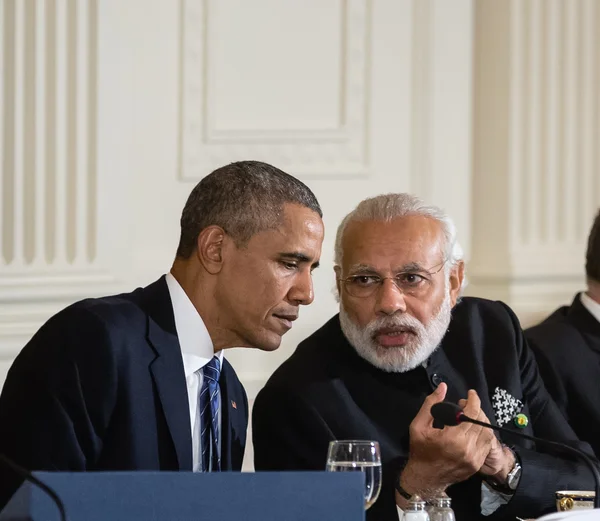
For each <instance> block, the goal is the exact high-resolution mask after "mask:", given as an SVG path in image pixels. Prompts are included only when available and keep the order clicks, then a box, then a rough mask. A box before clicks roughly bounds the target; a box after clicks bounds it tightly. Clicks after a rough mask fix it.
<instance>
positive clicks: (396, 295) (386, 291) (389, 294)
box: [377, 279, 406, 315]
mask: <svg viewBox="0 0 600 521" xmlns="http://www.w3.org/2000/svg"><path fill="white" fill-rule="evenodd" d="M405 311H406V301H405V299H404V293H402V291H400V289H398V286H396V283H395V282H394V281H393V280H392V279H384V281H383V283H382V285H381V288H379V292H378V294H377V313H378V314H383V315H393V314H394V313H397V312H402V313H403V312H405Z"/></svg>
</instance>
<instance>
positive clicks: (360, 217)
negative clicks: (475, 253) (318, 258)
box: [334, 193, 464, 270]
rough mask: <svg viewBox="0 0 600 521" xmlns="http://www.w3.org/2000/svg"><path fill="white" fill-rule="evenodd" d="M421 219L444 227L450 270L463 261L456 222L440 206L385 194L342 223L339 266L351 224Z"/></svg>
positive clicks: (363, 204) (365, 203)
mask: <svg viewBox="0 0 600 521" xmlns="http://www.w3.org/2000/svg"><path fill="white" fill-rule="evenodd" d="M410 215H419V216H423V217H429V218H431V219H434V220H436V221H438V222H439V223H440V225H441V226H442V230H443V232H444V238H445V245H444V259H445V260H446V266H447V268H446V269H447V270H448V269H450V268H452V267H454V266H456V264H458V263H459V262H460V261H462V260H463V258H464V254H463V250H462V248H461V246H460V244H459V243H458V241H457V240H456V226H455V225H454V222H453V221H452V219H451V218H450V217H449V216H448V215H447V214H446V212H444V211H443V210H442V209H441V208H438V207H437V206H432V205H427V204H425V203H424V202H423V201H421V199H419V198H418V197H416V196H414V195H411V194H404V193H401V194H383V195H378V196H376V197H371V198H369V199H365V200H364V201H361V202H360V203H359V204H358V206H357V207H356V208H355V209H354V210H353V211H352V212H350V213H349V214H348V215H346V217H344V220H343V221H342V222H341V224H340V225H339V227H338V229H337V234H336V237H335V257H334V260H335V264H336V265H338V266H339V265H341V262H342V239H343V237H344V231H345V230H346V227H347V226H348V224H349V223H351V222H354V221H391V220H393V219H397V218H400V217H408V216H410Z"/></svg>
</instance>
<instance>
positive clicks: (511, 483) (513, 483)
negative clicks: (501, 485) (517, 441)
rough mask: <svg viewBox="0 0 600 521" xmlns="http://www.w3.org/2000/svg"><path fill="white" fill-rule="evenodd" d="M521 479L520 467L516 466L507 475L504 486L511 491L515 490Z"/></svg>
mask: <svg viewBox="0 0 600 521" xmlns="http://www.w3.org/2000/svg"><path fill="white" fill-rule="evenodd" d="M520 478H521V465H519V464H517V465H516V466H515V468H514V469H513V470H512V471H511V473H510V474H509V475H508V479H507V480H506V484H507V485H508V488H510V489H511V490H516V489H517V486H518V485H519V479H520Z"/></svg>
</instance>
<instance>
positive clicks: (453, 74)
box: [0, 0, 600, 396]
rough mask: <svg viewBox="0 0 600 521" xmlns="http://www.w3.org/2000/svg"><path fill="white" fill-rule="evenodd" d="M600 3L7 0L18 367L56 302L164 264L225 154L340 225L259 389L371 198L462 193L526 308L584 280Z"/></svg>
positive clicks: (3, 153)
mask: <svg viewBox="0 0 600 521" xmlns="http://www.w3.org/2000/svg"><path fill="white" fill-rule="evenodd" d="M598 34H600V5H598V4H597V3H596V2H594V0H581V1H578V2H570V1H567V0H548V1H543V2H542V0H519V1H508V0H507V1H506V2H505V1H502V2H500V1H498V2H494V1H492V0H477V1H473V0H453V1H452V2H448V1H447V0H412V1H411V0H302V1H300V0H253V1H252V2H247V1H246V0H180V1H173V0H127V1H125V2H124V1H122V0H0V35H1V38H0V70H1V71H2V79H1V81H0V111H1V112H0V116H1V117H0V165H1V172H2V176H1V179H0V383H1V382H2V381H3V379H4V375H5V372H6V370H7V368H8V367H9V365H10V362H11V360H12V359H13V358H14V356H15V355H16V354H17V352H18V351H19V349H20V348H21V347H22V346H23V345H24V344H25V343H26V341H27V340H28V338H30V336H31V335H32V334H33V333H34V332H35V330H36V329H37V328H38V327H39V326H40V325H41V324H42V323H43V322H44V320H46V319H47V318H48V317H49V316H50V315H51V314H53V313H54V312H56V311H57V310H58V309H60V308H62V307H64V306H65V305H66V304H68V303H70V302H72V301H74V300H77V299H79V298H83V297H86V296H92V295H102V294H107V293H110V292H116V291H128V290H131V289H132V288H134V287H136V286H138V285H145V284H148V283H149V282H152V281H153V280H155V279H156V278H158V277H159V276H160V275H161V274H162V273H164V272H165V271H167V270H168V268H169V266H170V262H171V260H172V257H173V253H174V251H175V247H176V244H177V240H178V219H179V213H180V211H181V208H182V206H183V203H184V201H185V198H186V196H187V194H188V193H189V191H190V190H191V188H192V187H193V185H194V184H195V183H196V182H197V181H198V180H199V179H200V178H201V177H202V176H203V175H205V174H206V173H208V172H209V171H210V170H211V169H213V168H214V167H217V166H220V165H222V164H224V163H227V162H229V161H233V160H238V159H250V158H252V159H260V160H265V161H269V162H272V163H273V164H275V165H277V166H279V167H281V168H283V169H285V170H287V171H289V172H290V173H292V174H295V175H297V176H298V177H300V178H301V179H303V180H304V181H305V182H306V183H308V184H309V185H310V186H311V187H312V188H313V189H314V191H315V193H316V194H317V197H318V198H319V199H320V201H321V203H322V205H323V208H324V211H325V224H326V227H327V236H326V242H325V244H324V250H323V257H322V268H320V269H319V270H318V273H316V274H315V290H316V301H315V303H314V304H313V305H312V306H310V307H309V308H307V309H304V310H303V313H302V316H301V319H300V320H299V322H298V323H297V325H296V326H295V328H294V330H293V331H292V332H290V333H289V334H288V335H287V336H286V337H285V339H284V343H283V346H282V348H281V349H280V350H279V351H278V352H277V353H274V354H269V355H266V354H263V353H258V352H253V351H250V350H244V351H242V350H238V352H235V351H233V352H231V353H230V354H228V358H230V360H231V361H232V362H233V363H234V365H235V366H236V368H237V370H238V372H239V373H240V376H241V378H242V380H243V381H244V383H245V385H246V386H247V389H248V391H249V394H250V395H251V396H253V395H254V394H255V393H256V392H257V390H258V389H259V388H260V386H261V385H262V384H263V383H264V381H265V379H266V378H267V377H268V376H269V375H270V374H271V372H272V371H273V370H274V368H276V367H277V366H278V365H279V363H280V362H281V361H282V360H283V359H285V358H286V357H287V356H288V355H289V354H290V352H291V351H292V350H293V348H294V347H295V345H297V343H298V342H299V341H300V340H301V339H302V338H304V337H305V336H307V335H308V334H310V333H311V332H312V331H314V330H315V329H316V328H317V327H319V326H320V325H321V324H322V323H323V322H324V321H325V320H326V319H328V318H329V317H330V316H331V315H332V314H334V313H335V312H336V304H335V301H334V298H333V295H332V292H331V290H332V287H333V284H334V277H333V270H332V257H333V253H332V249H333V237H334V233H335V227H336V226H337V224H338V223H339V222H340V220H341V218H342V217H343V215H344V214H345V213H347V212H348V211H350V210H351V209H352V208H353V207H354V206H355V205H356V203H357V202H358V201H359V200H360V199H362V198H363V197H365V196H368V195H374V194H377V193H381V192H386V191H411V192H414V193H417V194H419V195H421V196H422V197H424V198H425V199H427V200H428V201H430V202H433V203H436V204H439V205H441V206H443V207H445V208H446V209H447V210H448V211H449V212H450V213H451V215H453V217H454V218H455V220H456V223H457V225H458V228H459V237H460V240H461V242H462V243H463V245H464V247H465V250H466V252H467V258H468V259H469V260H470V262H469V265H468V276H469V278H470V281H471V285H470V287H469V292H470V293H472V294H478V295H481V296H490V297H492V298H501V299H503V300H505V301H506V302H508V303H509V304H510V305H512V306H513V307H514V308H515V309H516V311H517V312H518V314H519V315H520V317H521V318H522V319H523V320H524V321H525V322H526V323H529V322H531V321H532V320H535V319H536V318H537V317H539V316H542V315H544V314H545V313H547V312H548V311H550V310H551V309H553V308H554V307H555V306H557V305H558V304H561V303H566V302H567V301H568V300H569V299H570V298H571V296H572V294H573V292H574V291H576V290H578V289H580V288H581V287H582V285H583V276H582V273H583V251H584V239H585V235H586V233H587V231H588V228H589V224H590V219H591V217H592V214H593V211H594V208H596V207H598V206H599V205H600V173H599V171H600V170H599V168H598V167H599V166H600V165H599V164H598V162H599V161H600V159H599V155H598V152H597V151H596V150H597V149H598V148H599V145H600V142H599V136H600V132H599V125H600V110H599V100H598V93H599V92H600V80H599V79H600V63H599V61H600V45H599V44H600V42H598V38H599V37H598Z"/></svg>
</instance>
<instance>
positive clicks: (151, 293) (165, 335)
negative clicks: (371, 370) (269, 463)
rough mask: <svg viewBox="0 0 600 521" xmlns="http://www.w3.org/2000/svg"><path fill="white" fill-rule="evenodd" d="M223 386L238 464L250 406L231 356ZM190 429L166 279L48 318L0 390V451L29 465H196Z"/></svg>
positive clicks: (224, 454) (227, 445)
mask: <svg viewBox="0 0 600 521" xmlns="http://www.w3.org/2000/svg"><path fill="white" fill-rule="evenodd" d="M220 387H221V403H222V407H221V409H222V411H221V415H222V416H221V423H222V429H221V431H222V439H221V465H222V468H223V469H224V470H240V469H241V466H242V458H243V455H244V448H245V444H246V427H247V424H248V404H247V398H246V393H245V391H244V388H243V387H242V385H241V383H240V381H239V380H238V378H237V376H236V374H235V371H234V370H233V368H232V367H231V365H230V364H229V363H228V362H227V361H226V360H224V362H223V368H222V372H221V377H220ZM232 404H235V407H234V406H233V405H232ZM190 432H191V428H190V416H189V405H188V396H187V388H186V381H185V375H184V369H183V360H182V355H181V348H180V346H179V341H178V339H177V332H176V329H175V319H174V316H173V308H172V305H171V299H170V296H169V291H168V288H167V284H166V281H165V279H164V277H162V278H161V279H159V280H158V281H157V282H155V283H153V284H151V285H150V286H148V287H146V288H140V289H137V290H135V291H134V292H133V293H127V294H122V295H117V296H112V297H105V298H99V299H88V300H84V301H81V302H77V303H76V304H73V305H72V306H70V307H68V308H66V309H64V310H63V311H61V312H60V313H58V314H57V315H55V316H54V317H52V318H51V319H50V320H49V321H48V322H47V323H46V324H44V326H42V328H41V329H40V330H39V331H38V332H37V333H36V334H35V336H34V337H33V338H32V339H31V341H30V342H29V343H28V344H27V345H26V346H25V347H24V348H23V350H22V351H21V353H20V354H19V355H18V356H17V358H16V360H15V361H14V363H13V365H12V367H11V369H10V371H9V373H8V377H7V379H6V382H5V384H4V388H3V390H2V395H1V396H0V453H3V454H5V455H6V456H8V457H9V458H11V459H13V460H14V461H16V462H17V463H19V464H20V465H22V466H24V467H26V468H28V469H32V470H70V471H86V470H89V471H95V470H190V471H191V469H192V443H191V434H190ZM0 477H1V476H0ZM0 483H6V481H3V480H2V479H0ZM11 491H12V490H11ZM8 493H9V492H6V491H5V496H6V495H8ZM0 499H1V497H0ZM4 499H5V500H6V499H7V498H6V497H4Z"/></svg>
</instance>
